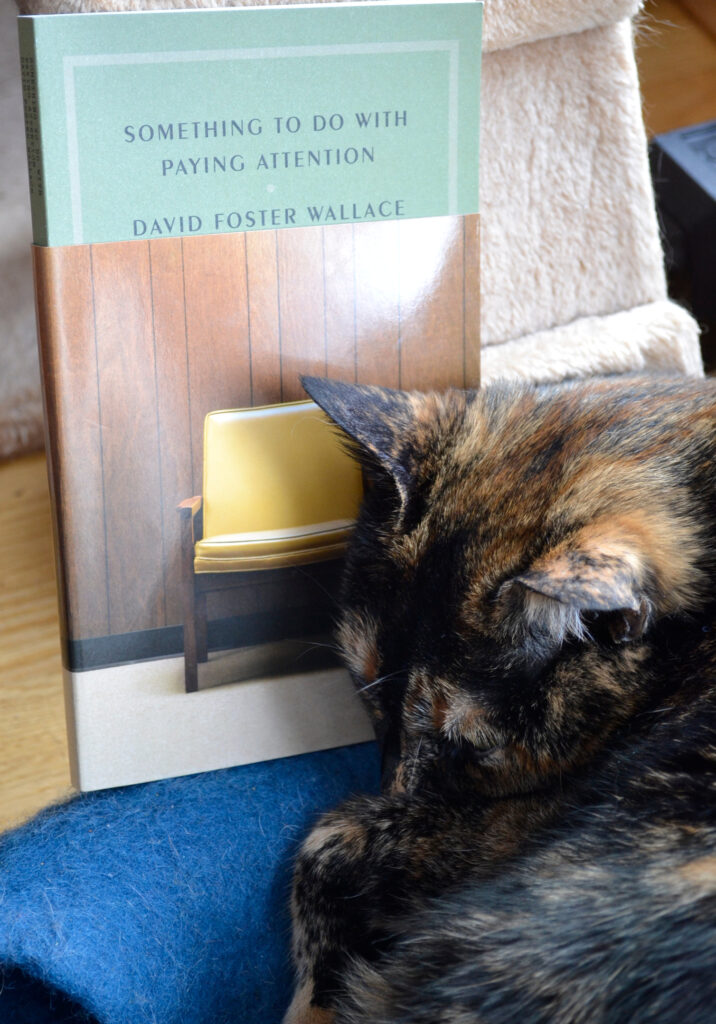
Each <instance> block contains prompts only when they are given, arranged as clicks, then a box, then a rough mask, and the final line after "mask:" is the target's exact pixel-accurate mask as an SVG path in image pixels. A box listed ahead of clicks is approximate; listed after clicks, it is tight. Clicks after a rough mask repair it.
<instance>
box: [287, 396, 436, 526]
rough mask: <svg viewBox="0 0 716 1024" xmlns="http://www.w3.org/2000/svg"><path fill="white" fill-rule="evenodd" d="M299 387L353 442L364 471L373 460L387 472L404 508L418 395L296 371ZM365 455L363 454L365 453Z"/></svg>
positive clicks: (410, 474)
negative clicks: (298, 373)
mask: <svg viewBox="0 0 716 1024" xmlns="http://www.w3.org/2000/svg"><path fill="white" fill-rule="evenodd" d="M301 383H302V384H303V386H304V388H305V389H306V391H307V392H308V394H309V395H310V396H311V398H312V399H313V400H314V402H316V403H317V404H318V405H319V406H320V407H321V408H322V409H323V411H324V412H325V413H327V415H328V416H329V417H330V418H331V419H332V420H333V422H334V423H336V424H337V426H339V427H340V428H341V429H342V430H343V431H345V433H346V434H348V436H349V437H350V438H351V439H352V440H353V441H354V442H355V443H356V445H357V451H356V453H355V454H356V455H357V456H358V458H359V459H360V460H361V461H362V462H363V464H364V466H365V467H366V468H367V469H368V470H369V471H370V469H371V468H372V467H371V463H377V464H378V465H380V466H381V467H382V468H383V469H384V470H386V471H387V472H388V474H389V475H390V476H391V477H392V479H393V481H394V483H395V487H396V489H397V492H398V497H399V499H400V504H401V510H404V509H405V507H406V505H407V502H408V499H409V496H410V491H411V484H412V480H413V458H414V444H411V439H412V438H414V436H415V433H416V427H417V418H416V409H417V405H418V402H419V399H420V397H421V396H418V395H413V394H409V393H408V392H405V391H392V390H390V389H389V388H379V387H374V386H372V385H368V384H346V383H344V382H343V381H339V380H326V379H325V378H323V377H302V378H301ZM366 455H367V456H368V458H366Z"/></svg>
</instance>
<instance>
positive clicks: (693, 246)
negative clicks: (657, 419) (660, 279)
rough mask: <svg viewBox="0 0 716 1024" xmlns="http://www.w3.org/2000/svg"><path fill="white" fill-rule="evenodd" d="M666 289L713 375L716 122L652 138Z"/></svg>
mask: <svg viewBox="0 0 716 1024" xmlns="http://www.w3.org/2000/svg"><path fill="white" fill-rule="evenodd" d="M649 156H650V161H651V174H652V178H653V182H654V191H655V193H656V204H657V210H658V213H659V218H660V221H661V226H662V231H663V236H664V250H665V256H666V270H667V274H668V276H669V289H670V292H671V294H672V295H673V297H674V298H675V299H677V300H679V301H681V302H683V303H684V304H685V305H687V306H688V307H689V309H690V310H691V312H692V313H693V315H694V317H695V318H696V319H697V320H698V321H699V323H700V324H701V327H702V331H703V336H702V348H703V355H704V361H705V363H706V369H707V370H711V371H713V370H716V121H708V122H706V123H705V124H698V125H693V126H692V127H690V128H680V129H678V130H677V131H674V132H668V133H666V134H665V135H657V136H656V137H655V138H654V139H653V140H652V142H651V145H650V147H649Z"/></svg>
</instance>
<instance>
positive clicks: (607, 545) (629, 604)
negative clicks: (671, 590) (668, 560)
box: [512, 524, 652, 642]
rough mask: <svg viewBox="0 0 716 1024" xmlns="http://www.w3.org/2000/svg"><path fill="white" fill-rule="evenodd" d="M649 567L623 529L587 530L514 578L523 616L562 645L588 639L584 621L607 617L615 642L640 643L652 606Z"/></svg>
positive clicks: (631, 537)
mask: <svg viewBox="0 0 716 1024" xmlns="http://www.w3.org/2000/svg"><path fill="white" fill-rule="evenodd" d="M650 578H651V571H650V567H649V565H648V563H647V558H646V555H645V553H644V552H643V551H642V550H641V549H640V545H639V542H638V540H637V539H636V538H635V537H633V536H629V535H626V536H625V535H622V534H620V532H619V529H618V524H615V526H614V527H613V528H610V527H609V526H607V525H604V524H597V525H592V526H590V527H585V528H584V529H583V530H581V531H579V532H578V533H577V534H576V535H574V536H573V537H572V538H570V539H569V540H568V541H566V542H565V543H564V544H562V545H560V546H559V547H557V548H555V549H553V550H551V551H548V552H547V553H546V554H545V555H543V556H541V557H540V558H539V559H538V560H537V561H536V562H535V563H534V564H533V565H532V566H531V567H530V569H529V570H528V571H527V572H525V573H521V574H520V575H519V576H516V577H514V580H513V581H512V583H513V584H517V585H519V586H520V587H521V588H524V606H523V613H524V614H525V615H526V617H527V619H528V621H529V622H530V624H531V625H533V626H534V625H536V626H537V627H538V628H539V629H541V630H542V631H543V632H547V633H550V634H552V635H553V637H554V638H555V639H557V640H560V641H561V640H564V639H566V637H567V635H569V634H572V635H576V636H582V635H584V634H585V633H586V632H587V630H586V629H585V626H584V619H583V616H584V615H585V614H587V615H588V614H589V613H610V614H608V615H606V616H605V617H604V622H605V626H606V629H607V631H608V633H609V635H610V636H611V637H612V639H613V640H614V641H617V642H624V641H627V640H635V639H638V637H640V636H641V635H642V633H643V632H644V630H645V629H646V626H647V624H648V621H649V617H650V613H651V608H652V605H651V601H650V600H649V598H648V596H647V594H646V589H647V586H648V583H649V581H650Z"/></svg>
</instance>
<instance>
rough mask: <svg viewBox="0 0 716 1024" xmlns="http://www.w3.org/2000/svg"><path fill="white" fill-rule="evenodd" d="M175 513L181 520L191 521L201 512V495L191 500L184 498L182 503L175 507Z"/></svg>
mask: <svg viewBox="0 0 716 1024" xmlns="http://www.w3.org/2000/svg"><path fill="white" fill-rule="evenodd" d="M177 511H178V513H179V515H180V516H181V517H182V519H189V518H191V519H193V518H194V516H195V515H197V513H199V512H200V511H201V495H200V494H197V495H195V496H194V497H193V498H185V499H184V501H182V502H181V503H180V504H179V505H177Z"/></svg>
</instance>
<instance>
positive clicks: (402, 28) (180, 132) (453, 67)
mask: <svg viewBox="0 0 716 1024" xmlns="http://www.w3.org/2000/svg"><path fill="white" fill-rule="evenodd" d="M481 17H482V4H481V3H478V2H476V0H462V2H445V3H418V4H405V3H390V2H387V3H358V4H335V5H316V6H298V7H261V8H241V9H231V10H210V11H196V10H192V11H163V12H142V13H123V14H99V15H98V14H77V15H74V14H72V15H51V16H33V17H21V18H20V19H19V27H20V52H21V60H22V73H23V87H24V96H25V113H26V124H27V142H28V159H29V165H30V187H31V199H32V207H33V235H34V241H35V242H36V244H39V245H71V244H80V243H87V242H104V241H118V240H121V239H132V238H144V239H148V238H159V237H163V236H169V235H191V234H213V233H217V232H224V231H247V230H254V229H262V228H264V229H265V228H290V227H299V226H308V225H312V224H336V223H341V222H362V221H378V220H393V219H400V218H415V217H433V216H443V215H448V214H465V213H475V212H477V211H478V152H479V106H480V102H479V101H480V46H481Z"/></svg>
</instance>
